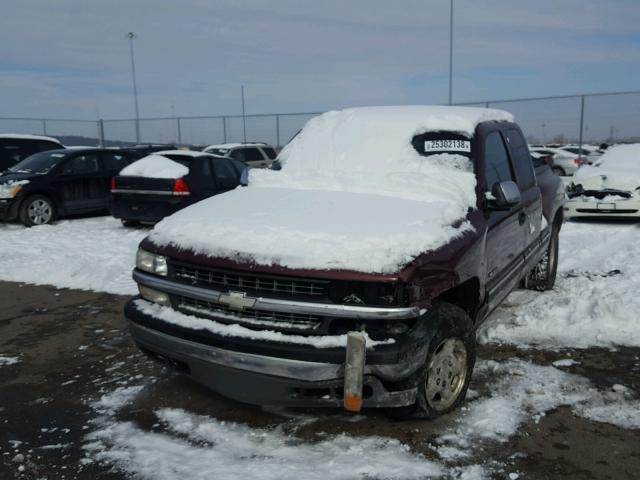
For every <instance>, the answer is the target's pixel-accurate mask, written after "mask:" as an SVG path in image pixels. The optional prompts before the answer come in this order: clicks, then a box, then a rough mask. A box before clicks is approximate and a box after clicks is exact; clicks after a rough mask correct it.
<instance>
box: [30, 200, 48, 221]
mask: <svg viewBox="0 0 640 480" xmlns="http://www.w3.org/2000/svg"><path fill="white" fill-rule="evenodd" d="M28 212H29V220H31V222H32V223H33V224H34V225H42V224H44V223H48V222H49V220H51V205H49V204H48V203H47V202H45V201H44V200H36V201H34V202H32V203H31V204H30V205H29V208H28Z"/></svg>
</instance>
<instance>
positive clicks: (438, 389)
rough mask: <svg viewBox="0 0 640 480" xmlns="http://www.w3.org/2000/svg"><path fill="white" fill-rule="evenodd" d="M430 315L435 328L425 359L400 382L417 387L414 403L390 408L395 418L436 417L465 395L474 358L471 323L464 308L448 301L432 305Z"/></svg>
mask: <svg viewBox="0 0 640 480" xmlns="http://www.w3.org/2000/svg"><path fill="white" fill-rule="evenodd" d="M431 316H432V318H431V319H428V321H433V322H435V323H436V325H437V327H436V332H435V334H434V336H433V338H432V340H431V343H430V346H429V350H428V352H427V357H426V361H425V363H424V365H423V366H422V367H421V368H420V369H418V371H417V372H416V373H414V374H413V375H412V376H411V377H409V379H408V380H406V381H405V382H402V383H403V385H402V387H403V388H414V387H415V388H417V390H418V394H417V397H416V403H414V404H413V405H410V406H408V407H400V408H394V409H390V410H389V414H390V415H391V416H393V417H395V418H399V419H432V418H436V417H439V416H440V415H443V414H445V413H447V412H450V411H451V410H454V409H455V408H456V407H458V405H460V404H461V403H462V401H463V400H464V397H465V395H466V394H467V389H468V388H469V381H470V380H471V374H472V372H473V367H474V365H475V360H476V338H475V330H474V328H473V322H472V320H471V318H470V317H469V315H467V313H466V312H465V311H464V310H462V309H461V308H459V307H457V306H455V305H452V304H449V303H437V304H434V306H433V308H432V312H431ZM425 321H427V319H425Z"/></svg>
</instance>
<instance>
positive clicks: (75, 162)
mask: <svg viewBox="0 0 640 480" xmlns="http://www.w3.org/2000/svg"><path fill="white" fill-rule="evenodd" d="M97 171H98V155H97V154H95V153H91V154H87V155H79V156H77V157H74V158H72V159H71V160H69V161H67V162H66V163H65V164H64V166H63V167H62V173H63V174H64V175H79V174H83V173H95V172H97Z"/></svg>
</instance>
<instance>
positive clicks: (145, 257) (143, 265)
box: [136, 248, 168, 277]
mask: <svg viewBox="0 0 640 480" xmlns="http://www.w3.org/2000/svg"><path fill="white" fill-rule="evenodd" d="M136 268H138V269H140V270H143V271H145V272H149V273H155V274H156V275H162V276H163V277H166V276H167V273H168V269H167V257H163V256H162V255H156V254H155V253H151V252H147V251H146V250H143V249H141V248H139V249H138V252H137V253H136Z"/></svg>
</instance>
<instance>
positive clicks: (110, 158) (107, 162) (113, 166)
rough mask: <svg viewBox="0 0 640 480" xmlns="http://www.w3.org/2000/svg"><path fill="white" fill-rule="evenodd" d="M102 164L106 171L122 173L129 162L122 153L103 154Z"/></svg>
mask: <svg viewBox="0 0 640 480" xmlns="http://www.w3.org/2000/svg"><path fill="white" fill-rule="evenodd" d="M102 164H103V165H104V170H118V171H120V170H122V169H123V168H124V167H126V166H127V165H129V160H128V159H127V157H125V156H124V155H122V154H121V153H103V154H102Z"/></svg>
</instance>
